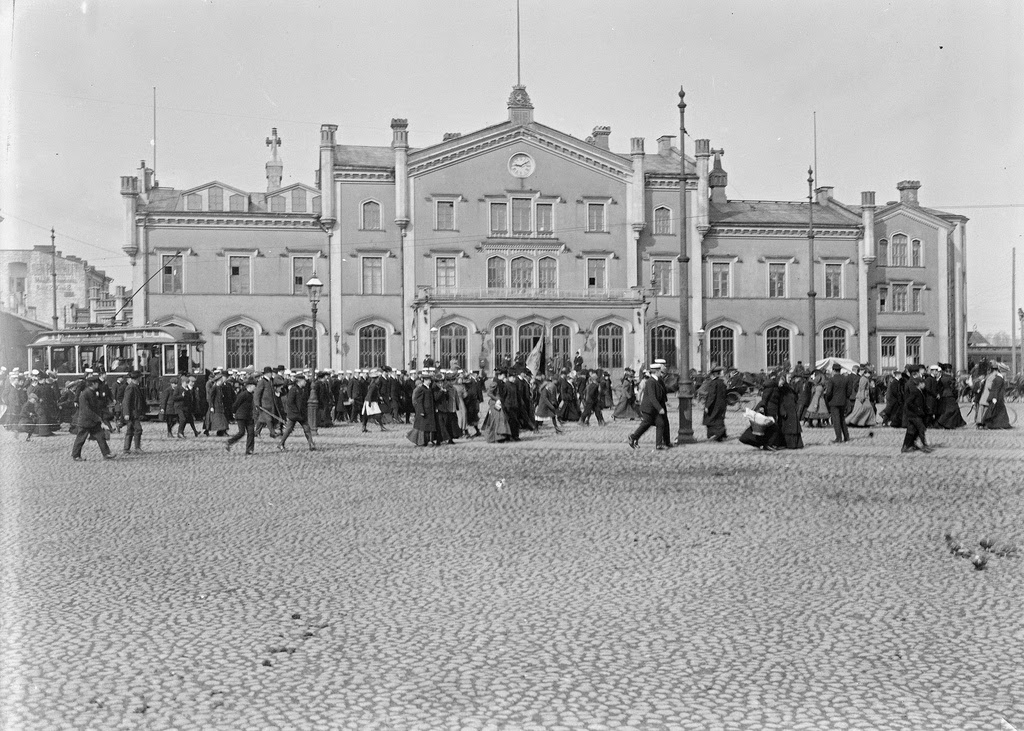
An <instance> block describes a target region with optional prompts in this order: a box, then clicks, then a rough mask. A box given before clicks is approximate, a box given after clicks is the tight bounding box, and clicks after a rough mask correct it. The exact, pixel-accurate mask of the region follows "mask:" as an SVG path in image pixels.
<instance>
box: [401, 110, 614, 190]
mask: <svg viewBox="0 0 1024 731" xmlns="http://www.w3.org/2000/svg"><path fill="white" fill-rule="evenodd" d="M524 143H525V144H526V145H529V146H532V147H535V148H537V149H539V150H544V151H546V152H548V153H549V154H552V155H556V156H558V157H562V158H564V159H566V160H570V161H572V162H574V163H575V164H577V165H580V166H583V167H587V168H590V169H591V170H595V171H597V172H599V173H601V174H603V175H607V176H608V177H611V178H614V179H617V180H625V179H628V178H629V177H630V176H632V174H633V164H632V161H631V160H630V159H629V158H625V157H623V156H621V155H617V154H615V153H614V152H610V151H609V150H604V149H602V148H600V147H596V146H594V145H592V144H590V143H588V142H584V141H583V140H580V139H577V138H576V137H573V136H572V135H567V134H565V133H564V132H559V131H558V130H555V129H552V128H551V127H547V126H545V125H543V124H539V123H537V122H531V123H530V124H526V125H516V124H512V123H511V122H504V123H502V124H498V125H495V126H493V127H486V128H484V129H481V130H477V131H476V132H471V133H469V134H466V135H463V136H461V137H456V138H454V139H449V140H445V141H443V142H441V143H439V144H436V145H432V146H431V147H425V148H422V149H420V150H416V151H415V152H411V153H410V154H409V174H410V175H411V176H416V175H421V174H423V173H426V172H431V171H434V170H438V169H441V168H445V167H448V166H451V165H456V164H458V163H460V162H463V161H465V160H469V159H472V158H474V157H478V156H481V155H484V154H487V153H490V152H493V151H494V150H498V149H501V148H503V147H509V146H512V145H516V144H520V145H522V144H524Z"/></svg>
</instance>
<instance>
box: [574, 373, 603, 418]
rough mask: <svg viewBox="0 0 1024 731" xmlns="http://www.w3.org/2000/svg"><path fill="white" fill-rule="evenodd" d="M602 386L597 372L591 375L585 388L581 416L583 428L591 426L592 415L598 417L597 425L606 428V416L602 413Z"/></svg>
mask: <svg viewBox="0 0 1024 731" xmlns="http://www.w3.org/2000/svg"><path fill="white" fill-rule="evenodd" d="M602 406H603V404H602V402H601V384H600V382H599V381H598V375H597V371H593V372H592V373H591V374H590V378H589V379H587V385H586V386H584V387H583V413H582V414H580V421H579V423H580V424H582V425H583V426H590V415H591V414H593V415H594V416H595V417H597V423H598V425H600V426H604V414H602V413H601V407H602Z"/></svg>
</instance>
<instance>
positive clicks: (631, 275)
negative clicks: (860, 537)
mask: <svg viewBox="0 0 1024 731" xmlns="http://www.w3.org/2000/svg"><path fill="white" fill-rule="evenodd" d="M630 156H631V157H632V158H633V179H632V180H631V181H630V184H629V188H627V190H626V200H627V203H628V206H627V208H628V210H629V223H630V228H631V229H632V232H631V233H629V234H627V236H629V240H628V241H627V242H626V251H627V252H628V253H627V256H626V286H628V287H643V286H644V283H643V282H642V281H641V277H640V247H639V243H640V234H641V232H642V231H643V230H644V226H645V225H646V221H645V218H646V209H647V201H646V199H645V190H646V185H645V177H644V138H643V137H633V138H632V139H631V140H630Z"/></svg>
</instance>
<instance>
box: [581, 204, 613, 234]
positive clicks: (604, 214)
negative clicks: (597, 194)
mask: <svg viewBox="0 0 1024 731" xmlns="http://www.w3.org/2000/svg"><path fill="white" fill-rule="evenodd" d="M585 206H586V216H587V218H586V225H585V226H584V228H583V230H584V232H585V233H588V234H606V233H608V201H585ZM598 207H599V208H600V209H601V227H600V228H594V227H593V226H592V224H591V220H590V210H591V208H598Z"/></svg>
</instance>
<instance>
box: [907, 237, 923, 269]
mask: <svg viewBox="0 0 1024 731" xmlns="http://www.w3.org/2000/svg"><path fill="white" fill-rule="evenodd" d="M910 266H912V267H919V266H922V264H921V240H920V239H914V240H913V241H911V242H910Z"/></svg>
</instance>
